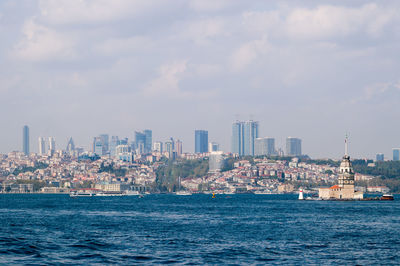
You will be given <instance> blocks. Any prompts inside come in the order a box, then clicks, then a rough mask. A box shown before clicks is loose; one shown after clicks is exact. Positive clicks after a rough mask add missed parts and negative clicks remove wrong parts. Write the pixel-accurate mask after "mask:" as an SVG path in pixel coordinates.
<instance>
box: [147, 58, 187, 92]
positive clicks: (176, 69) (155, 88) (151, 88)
mask: <svg viewBox="0 0 400 266" xmlns="http://www.w3.org/2000/svg"><path fill="white" fill-rule="evenodd" d="M186 69H187V61H186V60H181V61H176V62H173V63H170V64H166V65H163V66H161V67H160V69H159V76H158V77H157V78H156V79H154V80H152V81H151V82H150V83H149V84H148V86H146V87H145V89H144V94H145V95H147V96H167V97H171V98H175V97H178V98H179V97H182V96H184V95H183V92H182V91H181V90H180V88H179V81H180V80H181V78H182V76H183V74H184V73H185V71H186Z"/></svg>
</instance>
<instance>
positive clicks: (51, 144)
mask: <svg viewBox="0 0 400 266" xmlns="http://www.w3.org/2000/svg"><path fill="white" fill-rule="evenodd" d="M55 151H56V140H55V139H54V138H53V137H49V154H50V155H51V156H52V155H53V154H54V152H55Z"/></svg>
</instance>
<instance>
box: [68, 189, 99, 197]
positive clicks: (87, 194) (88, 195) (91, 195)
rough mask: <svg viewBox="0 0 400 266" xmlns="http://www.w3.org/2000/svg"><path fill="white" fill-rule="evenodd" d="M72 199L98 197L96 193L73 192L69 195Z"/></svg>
mask: <svg viewBox="0 0 400 266" xmlns="http://www.w3.org/2000/svg"><path fill="white" fill-rule="evenodd" d="M69 196H70V197H73V198H74V197H93V196H96V193H93V192H78V191H71V192H70V193H69Z"/></svg>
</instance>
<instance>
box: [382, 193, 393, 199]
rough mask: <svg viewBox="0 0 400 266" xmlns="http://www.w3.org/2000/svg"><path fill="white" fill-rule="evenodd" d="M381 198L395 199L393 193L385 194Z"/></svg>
mask: <svg viewBox="0 0 400 266" xmlns="http://www.w3.org/2000/svg"><path fill="white" fill-rule="evenodd" d="M381 200H394V197H393V195H392V194H383V195H382V197H381Z"/></svg>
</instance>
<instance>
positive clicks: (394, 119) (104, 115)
mask: <svg viewBox="0 0 400 266" xmlns="http://www.w3.org/2000/svg"><path fill="white" fill-rule="evenodd" d="M0 38H1V42H0V60H1V64H0V112H1V115H0V124H1V138H0V152H1V153H8V152H10V151H14V150H21V149H22V127H23V125H25V124H27V125H28V126H29V127H30V140H31V150H32V151H37V150H38V147H37V146H38V142H37V138H38V137H39V136H45V137H48V136H54V137H55V138H56V143H57V148H65V146H66V144H67V141H68V139H69V137H73V139H74V141H75V144H76V145H77V146H82V147H85V148H89V147H90V144H91V142H92V139H93V137H94V136H96V135H98V134H102V133H108V134H109V135H118V136H120V137H128V138H130V139H132V138H133V134H134V131H135V130H143V129H147V128H149V129H152V130H153V140H154V141H157V140H161V141H165V140H167V139H168V138H169V137H171V136H172V137H174V138H175V139H181V140H182V141H183V149H184V151H187V152H193V150H194V130H195V129H205V130H208V131H209V141H215V142H218V143H220V145H221V148H222V149H223V150H224V151H230V137H231V130H232V123H233V122H234V121H235V120H236V119H240V120H248V119H254V120H257V121H259V122H260V134H259V135H260V137H264V136H269V137H275V138H276V143H277V147H278V148H279V147H282V148H284V145H285V138H286V137H287V136H292V137H299V138H301V139H302V140H303V146H302V148H303V153H305V154H308V155H310V156H311V157H312V158H336V159H338V158H340V157H341V156H342V155H343V153H344V137H345V134H346V133H348V135H349V139H350V140H349V144H350V147H349V152H350V155H351V156H352V157H356V158H374V157H375V154H376V153H384V154H385V156H386V157H390V158H391V152H392V148H394V147H400V123H399V121H400V120H399V118H400V109H399V103H400V75H399V72H400V60H399V59H400V49H399V48H400V42H399V41H400V1H398V0H392V1H388V0H379V1H357V0H353V1H347V0H346V1H341V0H330V1H324V0H318V1H312V0H310V1H297V0H290V1H264V0H252V1H248V0H243V1H242V0H192V1H190V0H169V1H165V0H146V1H143V0H140V1H139V0H113V1H108V0H95V1H92V0H46V1H35V0H20V1H14V0H2V1H0Z"/></svg>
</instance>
